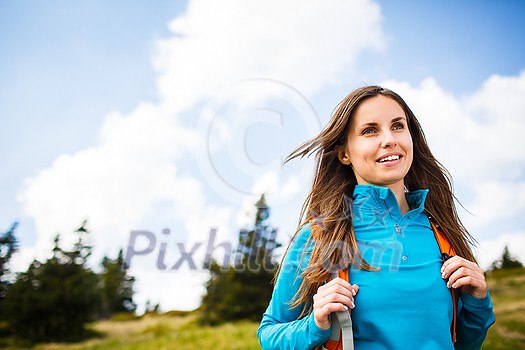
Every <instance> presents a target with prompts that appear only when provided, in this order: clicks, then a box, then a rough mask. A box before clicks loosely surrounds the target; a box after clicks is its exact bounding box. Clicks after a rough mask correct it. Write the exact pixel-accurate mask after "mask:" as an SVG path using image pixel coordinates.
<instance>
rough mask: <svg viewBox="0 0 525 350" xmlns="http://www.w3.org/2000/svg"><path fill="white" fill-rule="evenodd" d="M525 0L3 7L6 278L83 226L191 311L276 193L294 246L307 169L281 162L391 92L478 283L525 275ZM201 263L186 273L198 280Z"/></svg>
mask: <svg viewBox="0 0 525 350" xmlns="http://www.w3.org/2000/svg"><path fill="white" fill-rule="evenodd" d="M523 15H525V5H524V4H523V3H522V1H517V0H516V1H505V2H493V1H479V0H478V1H472V0H467V1H461V2H458V1H451V0H447V1H425V2H423V1H420V2H413V1H396V2H393V1H386V0H384V1H372V0H352V1H348V0H347V1H343V0H334V1H330V2H326V1H325V2H322V1H320V0H316V1H313V0H309V1H287V2H283V1H276V0H269V1H264V2H263V1H245V0H242V1H241V0H237V1H225V0H224V1H223V0H218V1H208V2H206V1H203V0H189V1H168V0H158V1H155V2H144V1H138V0H129V1H125V2H124V1H117V0H90V1H76V2H74V3H72V2H70V1H64V0H49V1H45V2H39V1H35V0H23V1H17V0H1V1H0V52H1V53H2V54H1V55H0V77H1V79H0V140H1V142H2V147H0V164H1V171H0V182H1V183H2V196H1V197H0V232H2V231H6V230H7V229H8V228H9V227H10V226H11V224H12V223H13V222H14V221H18V222H19V223H20V224H19V226H18V229H17V231H16V235H17V237H18V239H19V241H20V249H19V252H18V253H17V255H16V256H15V257H14V259H13V262H12V263H13V264H12V268H13V270H15V271H23V270H25V269H26V268H27V266H28V264H29V262H31V261H32V259H35V258H36V259H40V260H43V259H45V258H46V257H49V253H50V249H51V246H52V240H53V237H54V236H55V235H56V234H58V233H59V234H60V236H61V239H62V244H63V245H64V246H68V245H70V244H72V242H73V241H74V240H75V239H76V236H75V235H74V234H73V231H74V230H75V229H76V228H77V227H78V226H79V225H80V224H81V223H82V222H83V220H84V219H87V220H88V223H87V226H88V229H89V230H90V234H89V237H88V239H89V242H90V243H91V244H93V246H94V251H93V260H92V265H93V268H94V269H98V268H99V266H98V264H99V262H100V260H101V258H102V256H104V255H109V256H116V254H117V252H118V250H119V249H125V251H126V252H127V253H128V258H129V261H130V270H129V271H130V273H131V274H133V275H134V276H135V277H136V278H137V282H136V298H135V299H136V302H137V303H138V304H139V307H141V306H143V305H144V304H145V303H146V301H150V302H151V303H160V305H161V308H162V309H164V310H170V309H183V310H189V309H193V308H195V307H197V306H198V305H199V302H200V296H201V295H202V293H203V291H204V289H203V284H204V283H205V281H206V279H207V278H208V274H207V271H206V270H204V269H203V268H202V267H201V266H202V261H203V259H204V255H205V254H206V252H213V254H214V256H216V257H217V258H218V259H219V260H220V259H221V258H222V257H224V256H225V255H227V253H228V251H229V250H231V249H233V248H234V246H235V244H236V239H237V234H238V231H239V229H240V228H249V227H250V225H251V224H252V222H253V215H254V203H255V202H256V201H257V199H258V198H259V196H260V195H261V194H262V193H265V195H266V199H267V202H268V204H269V205H270V207H271V216H270V218H269V223H270V224H271V225H272V226H274V227H277V228H278V229H279V235H278V239H279V240H280V241H281V242H283V243H285V244H286V243H287V242H288V241H289V239H290V237H291V236H292V235H293V233H294V231H295V228H296V225H297V220H298V215H299V211H300V207H301V205H302V202H303V201H304V199H305V196H306V195H307V191H308V189H309V186H310V183H311V176H312V173H313V169H312V165H313V162H312V160H311V159H303V160H300V161H299V160H294V161H292V162H290V163H287V164H286V165H283V162H282V161H283V159H284V158H285V157H286V155H287V154H289V152H290V151H291V150H293V149H294V148H295V147H296V146H298V145H299V144H300V143H302V142H304V141H306V140H307V139H309V138H311V137H313V136H315V135H316V134H317V133H318V132H319V131H320V130H321V128H322V127H323V126H324V125H325V124H326V123H327V121H328V119H329V117H330V114H331V112H332V110H333V109H334V107H335V106H336V105H337V103H338V102H339V101H340V100H341V99H342V98H343V97H344V96H345V95H346V94H348V93H349V92H350V91H352V90H353V89H355V88H357V87H359V86H362V85H364V84H380V85H383V86H385V87H387V88H390V89H392V90H394V91H396V92H398V93H399V94H400V95H401V96H402V97H403V98H404V99H405V100H406V101H407V103H408V104H409V106H410V107H411V108H412V110H413V111H414V112H415V114H416V116H417V117H418V119H419V120H420V122H421V124H422V126H423V128H424V130H425V134H426V136H427V139H428V142H429V144H430V147H431V149H432V151H433V152H434V154H435V156H436V157H437V158H438V160H440V161H441V162H442V163H443V164H444V165H445V166H446V167H447V169H448V170H449V171H450V173H451V174H452V176H453V178H454V189H455V194H456V197H457V199H458V200H459V203H460V204H461V205H462V206H463V207H462V206H461V205H460V204H459V203H458V207H459V211H460V216H461V218H462V220H463V222H464V223H465V225H466V226H467V228H468V229H469V231H470V232H471V234H472V235H473V236H474V237H475V238H476V240H477V241H478V247H477V250H476V252H477V257H478V261H479V263H480V265H481V266H482V267H484V268H487V267H489V266H490V264H491V262H492V261H494V260H495V259H496V258H498V257H499V256H500V255H501V252H502V250H503V247H504V246H505V245H508V246H509V249H510V251H511V253H512V254H514V255H515V256H516V257H518V258H520V259H521V261H524V262H525V229H524V227H525V225H524V224H525V219H524V217H525V215H523V214H525V165H524V164H525V154H524V153H523V151H520V150H523V146H522V142H521V140H522V139H523V135H524V134H525V99H524V98H523V97H524V96H525V36H524V34H525V23H524V22H523V21H522V18H523ZM193 265H194V266H193Z"/></svg>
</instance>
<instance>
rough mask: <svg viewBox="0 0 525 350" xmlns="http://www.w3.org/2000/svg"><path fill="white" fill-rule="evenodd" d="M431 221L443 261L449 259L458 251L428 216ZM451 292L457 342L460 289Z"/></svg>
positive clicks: (454, 332) (452, 331) (451, 289)
mask: <svg viewBox="0 0 525 350" xmlns="http://www.w3.org/2000/svg"><path fill="white" fill-rule="evenodd" d="M428 221H430V226H431V227H432V231H434V237H436V241H437V244H438V246H439V251H440V252H441V259H442V260H443V262H445V261H447V260H448V259H450V258H451V257H453V256H454V255H456V252H455V251H454V248H453V247H452V245H451V244H450V241H449V240H448V238H447V237H446V236H445V235H444V234H443V231H442V230H441V229H440V227H439V225H438V224H437V223H435V222H434V219H433V218H432V217H430V216H429V217H428ZM450 293H451V294H452V305H453V307H454V315H453V316H452V325H451V327H450V332H451V334H452V342H454V343H455V342H456V340H457V337H456V330H457V318H458V301H459V289H454V288H450Z"/></svg>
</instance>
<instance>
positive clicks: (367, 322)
mask: <svg viewBox="0 0 525 350" xmlns="http://www.w3.org/2000/svg"><path fill="white" fill-rule="evenodd" d="M427 194H428V190H420V191H414V192H409V193H407V200H408V203H409V205H410V208H411V210H410V211H409V212H408V213H406V214H405V215H402V214H401V211H400V209H399V206H398V203H397V200H396V198H395V196H394V194H393V192H392V191H391V190H390V189H388V188H386V187H378V186H372V185H357V186H356V188H355V191H354V195H353V204H352V209H353V213H352V214H353V223H354V227H355V233H356V238H357V242H358V246H359V250H360V252H361V254H362V255H363V257H364V259H365V260H366V261H367V262H368V263H370V264H371V265H373V266H375V267H379V268H380V269H381V270H380V271H378V272H366V271H362V270H359V269H356V268H354V267H351V268H350V280H351V282H352V283H353V284H358V285H359V287H360V289H359V293H358V294H357V296H356V298H355V305H356V307H355V309H353V310H352V321H353V328H354V342H355V349H356V350H363V349H406V348H407V347H408V346H411V347H415V348H417V349H429V350H430V349H440V350H441V349H454V345H453V343H452V340H451V333H450V325H451V322H452V314H453V306H452V298H451V296H450V291H449V290H448V289H447V287H446V283H445V281H443V280H442V279H441V272H440V268H441V265H442V261H441V258H440V252H439V247H438V245H437V242H436V240H435V238H434V234H433V232H432V229H431V228H430V223H429V221H428V218H427V216H426V215H425V212H424V203H425V199H426V196H427ZM310 236H311V228H310V225H305V226H304V227H303V228H302V229H301V230H300V231H299V233H298V234H297V235H296V237H295V240H294V241H293V242H292V243H291V246H290V248H289V250H288V252H287V254H286V256H285V258H284V260H283V264H282V267H281V271H280V273H279V276H278V278H277V281H276V285H275V288H274V291H273V295H272V299H271V301H270V304H269V305H268V308H267V310H266V312H265V313H264V315H263V318H262V321H261V325H260V327H259V330H258V331H257V334H258V337H259V340H260V342H261V345H262V347H263V349H265V350H269V349H280V350H285V349H296V350H299V349H313V348H314V347H316V346H320V345H321V344H323V343H324V342H325V341H326V340H327V339H328V338H329V336H330V334H331V331H330V330H322V329H320V328H319V327H317V326H316V324H315V322H314V319H313V314H310V315H309V316H306V317H304V318H302V319H298V317H299V314H300V310H299V308H295V309H290V307H289V302H290V301H291V300H292V299H293V297H294V295H295V293H296V292H297V290H298V288H299V286H300V284H301V281H302V279H301V277H300V274H301V273H302V271H303V270H304V268H305V267H306V266H307V265H308V261H309V257H310V253H311V251H312V250H313V244H311V241H310V244H308V239H309V237H310ZM303 252H305V254H304V255H303ZM458 312H459V318H458V329H457V331H458V342H457V343H456V344H455V348H456V349H479V348H480V347H481V343H482V342H483V340H484V339H485V336H486V333H487V330H488V328H489V327H490V325H492V323H494V314H493V312H492V303H491V301H490V297H489V296H487V297H486V298H483V299H477V298H475V297H472V296H470V295H466V294H460V302H459V309H458Z"/></svg>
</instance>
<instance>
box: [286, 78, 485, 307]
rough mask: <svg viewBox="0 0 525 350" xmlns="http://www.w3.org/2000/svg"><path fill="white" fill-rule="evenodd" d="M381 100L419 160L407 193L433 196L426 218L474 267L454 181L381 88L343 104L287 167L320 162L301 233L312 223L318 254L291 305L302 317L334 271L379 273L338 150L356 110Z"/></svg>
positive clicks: (410, 116) (415, 124) (359, 92)
mask: <svg viewBox="0 0 525 350" xmlns="http://www.w3.org/2000/svg"><path fill="white" fill-rule="evenodd" d="M378 95H382V96H385V97H388V98H391V99H393V100H394V101H396V102H397V103H398V104H399V105H400V106H401V108H402V109H403V110H404V112H405V115H406V117H407V120H408V128H409V131H410V135H411V137H412V142H413V152H414V156H413V161H412V166H411V167H410V170H409V171H408V173H407V175H406V176H405V179H404V183H405V187H406V188H407V190H409V191H414V190H419V189H427V188H428V189H429V190H430V191H429V193H428V196H427V200H426V203H425V211H426V213H427V214H428V215H429V216H430V217H432V218H433V219H434V221H435V223H436V224H437V225H438V226H440V228H441V229H442V231H443V234H444V235H445V236H446V237H447V238H448V240H449V241H450V243H451V245H452V247H453V248H454V250H455V251H456V253H457V254H458V255H460V256H462V257H464V258H466V259H468V260H471V261H475V258H474V255H473V253H472V250H471V248H470V245H472V244H474V242H475V241H474V239H473V238H472V236H470V234H469V233H468V231H467V230H466V228H465V227H464V226H463V224H462V223H461V220H460V218H459V216H458V214H457V211H456V207H455V204H454V194H453V192H452V179H451V176H450V174H449V173H448V171H447V170H446V169H445V168H444V167H443V166H442V165H441V164H440V163H439V162H438V161H437V160H436V159H435V158H434V156H433V155H432V152H431V151H430V148H429V147H428V144H427V141H426V139H425V135H424V133H423V130H422V128H421V125H420V124H419V121H418V120H417V119H416V117H415V115H414V113H413V112H412V111H411V110H410V108H409V107H408V105H407V104H406V103H405V101H404V100H403V99H402V98H401V97H400V96H399V95H398V94H396V93H395V92H393V91H391V90H388V89H384V88H382V87H380V86H364V87H361V88H358V89H356V90H354V91H353V92H352V93H350V94H349V95H348V96H346V97H345V98H344V99H343V100H342V101H341V102H340V103H339V105H338V106H337V107H336V108H335V110H334V112H333V114H332V117H331V119H330V121H329V122H328V124H327V125H326V127H325V128H324V129H323V130H322V131H321V132H320V134H319V135H317V136H316V137H314V138H313V139H311V140H309V141H307V142H305V143H303V144H302V145H300V146H299V147H298V148H296V149H295V150H294V151H293V152H291V153H290V154H289V155H288V157H287V158H286V159H285V163H286V162H288V161H290V160H292V159H294V158H303V157H305V156H307V157H308V156H310V155H312V154H314V153H315V156H316V169H317V171H316V172H315V174H314V179H313V183H312V188H311V190H310V193H309V194H308V196H307V197H306V200H305V201H304V203H303V206H302V209H301V214H300V217H299V225H298V230H297V232H298V231H299V228H301V227H302V226H303V225H305V224H306V223H308V222H309V221H310V222H311V224H312V236H311V237H310V239H313V242H314V249H313V251H312V254H311V257H310V261H309V265H308V267H307V268H306V269H305V271H303V273H302V275H301V277H303V281H302V283H301V285H300V287H299V290H298V292H297V294H296V295H295V297H294V299H293V301H292V302H291V304H290V305H291V307H292V308H295V307H298V306H303V309H302V314H301V316H304V315H306V314H308V313H309V312H311V310H312V303H311V301H312V298H313V296H314V294H315V293H316V292H317V289H318V288H319V286H320V285H321V284H323V283H324V282H325V281H327V280H329V279H330V275H331V273H333V272H334V271H332V270H334V269H340V268H346V267H348V266H349V265H354V266H356V267H358V268H360V269H363V270H366V271H377V269H376V268H375V267H373V266H371V265H369V264H368V263H367V262H366V261H364V259H363V258H362V256H361V254H360V252H359V250H358V247H357V242H356V238H355V233H354V230H353V224H352V215H351V210H352V194H353V191H354V188H355V186H356V184H357V180H356V177H355V175H354V172H353V170H352V167H351V166H348V165H344V164H342V163H341V162H340V161H339V158H338V157H337V150H338V147H339V146H342V145H344V144H346V142H347V135H348V128H349V125H350V121H351V119H352V117H353V114H354V111H355V110H356V108H357V107H358V106H359V105H360V103H362V102H363V101H364V100H365V99H368V98H370V97H374V96H378ZM297 232H296V235H297ZM303 257H304V254H303Z"/></svg>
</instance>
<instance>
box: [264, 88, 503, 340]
mask: <svg viewBox="0 0 525 350" xmlns="http://www.w3.org/2000/svg"><path fill="white" fill-rule="evenodd" d="M314 152H315V153H316V155H317V162H318V164H317V171H316V173H315V176H314V180H313V185H312V189H311V191H310V193H309V195H308V197H307V198H306V201H305V203H304V205H303V208H302V211H301V216H300V224H299V229H298V232H297V233H296V234H295V236H294V239H293V240H292V242H291V243H290V245H289V246H288V249H287V251H286V254H285V256H284V258H283V261H282V264H281V266H280V270H279V272H278V274H277V277H276V284H275V288H274V292H273V296H272V300H271V301H270V304H269V306H268V309H267V310H266V312H265V313H264V315H263V318H262V321H261V325H260V327H259V330H258V332H257V334H258V337H259V340H260V342H261V345H262V347H263V349H280V350H283V349H314V348H315V347H318V346H321V345H322V344H323V343H324V342H325V341H326V340H327V339H328V338H329V336H330V334H331V330H330V328H331V322H330V317H329V316H330V314H331V313H332V312H335V311H344V310H349V309H351V311H352V321H353V331H354V342H355V348H356V349H357V350H360V349H406V348H407V347H409V346H410V347H413V348H417V349H453V348H457V349H478V348H480V347H481V343H482V342H483V340H484V339H485V336H486V333H487V330H488V328H489V327H490V326H491V325H492V323H494V314H493V312H492V303H491V301H490V296H489V294H488V291H487V286H486V282H485V278H484V273H483V271H482V269H481V268H479V267H478V265H477V264H476V262H475V258H474V255H473V253H472V250H471V248H470V245H471V244H472V243H473V239H472V237H471V236H470V235H469V233H468V232H467V230H466V229H465V227H464V226H463V225H462V223H461V221H460V219H459V217H458V215H457V212H456V209H455V206H454V199H453V193H452V186H451V179H450V177H449V175H448V173H447V172H446V170H445V169H444V168H443V167H442V166H441V165H440V164H439V162H438V161H437V160H436V159H435V158H434V156H433V155H432V153H431V152H430V149H429V147H428V145H427V143H426V140H425V136H424V134H423V131H422V129H421V126H420V124H419V122H418V120H417V119H416V117H415V116H414V114H413V113H412V111H411V110H410V108H409V107H408V106H407V104H406V103H405V102H404V101H403V99H402V98H401V97H400V96H399V95H397V94H396V93H394V92H392V91H390V90H387V89H383V88H382V87H379V86H365V87H362V88H359V89H357V90H355V91H354V92H352V93H351V94H349V95H348V96H347V97H346V98H345V99H344V100H343V101H342V102H341V103H340V104H339V105H338V107H337V108H336V110H335V112H334V114H333V116H332V118H331V120H330V122H329V123H328V125H327V126H326V127H325V129H324V130H323V131H322V132H321V133H320V134H319V135H318V136H317V137H315V138H314V139H312V140H310V141H308V142H306V143H304V144H303V145H301V146H300V147H299V148H297V149H296V150H295V151H294V152H292V153H291V154H290V156H289V157H288V158H287V161H289V160H291V159H294V158H297V157H303V156H308V155H310V154H312V153H314ZM429 217H430V218H433V219H432V220H434V222H435V223H436V224H438V225H439V226H440V228H441V230H442V233H443V235H444V236H445V237H446V238H447V240H448V241H449V242H450V244H451V246H452V247H453V249H454V250H455V252H456V253H457V256H454V257H452V258H450V259H448V260H446V261H445V262H444V263H443V261H442V259H441V254H440V251H439V248H438V245H437V243H436V240H435V238H434V234H433V231H432V229H431V226H430V222H429ZM347 268H348V271H349V279H350V281H351V282H352V284H350V283H349V282H348V281H346V280H344V279H341V278H336V279H333V280H331V278H330V276H331V274H332V273H333V272H334V271H337V270H339V269H347ZM327 281H328V282H327ZM450 288H453V289H456V290H459V291H460V292H459V295H460V298H459V299H460V300H459V305H458V314H457V315H458V316H457V318H458V320H457V341H456V342H455V343H454V342H453V339H452V338H453V336H452V334H451V331H450V328H451V323H452V320H453V302H452V298H451V293H450Z"/></svg>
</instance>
